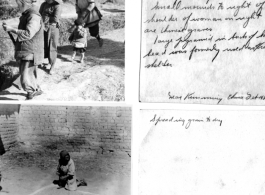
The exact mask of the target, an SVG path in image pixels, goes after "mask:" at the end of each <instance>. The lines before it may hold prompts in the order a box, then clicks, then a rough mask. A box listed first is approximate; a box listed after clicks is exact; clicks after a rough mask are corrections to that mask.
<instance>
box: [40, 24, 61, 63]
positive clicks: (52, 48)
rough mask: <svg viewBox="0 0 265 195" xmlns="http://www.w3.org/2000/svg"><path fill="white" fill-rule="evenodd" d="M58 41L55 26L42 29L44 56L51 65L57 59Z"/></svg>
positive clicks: (57, 30)
mask: <svg viewBox="0 0 265 195" xmlns="http://www.w3.org/2000/svg"><path fill="white" fill-rule="evenodd" d="M58 43H59V29H58V28H57V27H56V26H49V28H48V30H47V31H44V51H45V58H48V59H49V63H50V64H51V66H52V67H53V66H54V64H55V62H56V59H57V47H58Z"/></svg>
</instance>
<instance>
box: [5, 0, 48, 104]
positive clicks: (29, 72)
mask: <svg viewBox="0 0 265 195" xmlns="http://www.w3.org/2000/svg"><path fill="white" fill-rule="evenodd" d="M16 2H17V5H18V8H19V11H20V12H21V13H22V16H21V17H20V21H19V25H18V28H13V27H12V26H9V25H6V24H4V25H3V28H4V30H5V31H7V32H12V33H14V34H16V35H17V40H16V43H15V58H16V60H17V61H18V63H19V65H20V67H19V69H20V74H21V85H22V87H23V89H24V90H25V91H26V92H27V99H28V100H29V99H32V98H33V97H34V96H36V95H40V94H42V93H43V92H42V91H41V89H40V86H39V85H38V83H37V66H38V65H39V64H41V63H42V61H43V56H44V38H43V22H42V19H41V15H40V14H39V11H38V7H37V6H35V5H34V3H35V2H36V0H16Z"/></svg>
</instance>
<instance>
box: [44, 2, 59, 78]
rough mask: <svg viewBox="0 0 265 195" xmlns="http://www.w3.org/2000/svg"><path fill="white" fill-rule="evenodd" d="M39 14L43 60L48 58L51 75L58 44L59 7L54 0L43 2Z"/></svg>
mask: <svg viewBox="0 0 265 195" xmlns="http://www.w3.org/2000/svg"><path fill="white" fill-rule="evenodd" d="M39 12H40V14H41V16H42V19H43V22H44V50H45V58H48V60H49V64H50V65H51V68H50V70H49V74H53V69H54V65H55V63H56V59H57V47H58V43H59V26H60V18H61V5H60V3H58V2H57V1H55V0H45V2H43V3H42V4H41V6H40V10H39Z"/></svg>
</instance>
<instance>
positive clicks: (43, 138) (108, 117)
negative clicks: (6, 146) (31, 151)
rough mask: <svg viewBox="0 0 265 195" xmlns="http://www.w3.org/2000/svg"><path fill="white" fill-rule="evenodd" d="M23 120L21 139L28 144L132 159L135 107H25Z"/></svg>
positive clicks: (21, 119) (21, 116)
mask: <svg viewBox="0 0 265 195" xmlns="http://www.w3.org/2000/svg"><path fill="white" fill-rule="evenodd" d="M19 119H20V120H19V122H20V124H19V137H20V139H21V140H23V141H24V142H26V143H28V144H32V145H40V146H43V147H46V148H50V149H58V150H61V149H66V150H68V151H70V152H86V153H89V154H91V155H93V156H95V155H107V156H110V155H111V156H117V155H118V156H130V151H131V108H128V107H78V106H35V105H34V106H29V105H21V109H20V113H19Z"/></svg>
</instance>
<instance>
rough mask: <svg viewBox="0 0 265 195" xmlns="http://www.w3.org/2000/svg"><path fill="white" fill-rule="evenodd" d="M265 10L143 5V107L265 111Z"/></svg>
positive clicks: (257, 3)
mask: <svg viewBox="0 0 265 195" xmlns="http://www.w3.org/2000/svg"><path fill="white" fill-rule="evenodd" d="M264 4H265V1H264V0H253V1H245V0H237V1H235V0H232V1H230V0H223V1H213V0H196V1H195V0H191V1H187V0H182V1H181V0H165V1H153V0H145V1H142V6H143V7H142V29H141V33H142V44H141V68H140V101H141V102H170V103H172V102H178V103H203V104H237V105H265V82H264V75H265V63H264V49H265V44H264V43H265V22H264V19H265V18H264V16H263V14H264Z"/></svg>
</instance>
